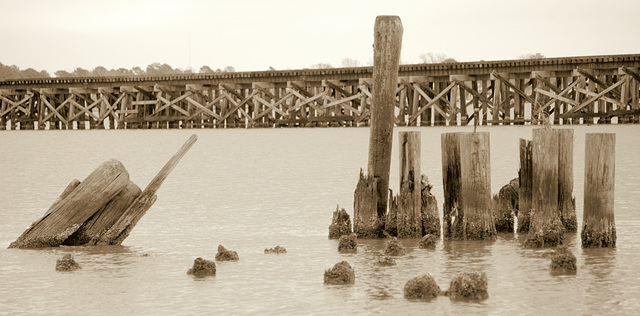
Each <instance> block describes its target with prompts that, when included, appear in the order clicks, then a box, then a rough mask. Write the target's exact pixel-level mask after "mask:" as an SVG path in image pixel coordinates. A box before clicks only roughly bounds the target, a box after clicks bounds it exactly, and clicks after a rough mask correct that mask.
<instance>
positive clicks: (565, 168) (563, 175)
mask: <svg viewBox="0 0 640 316" xmlns="http://www.w3.org/2000/svg"><path fill="white" fill-rule="evenodd" d="M555 131H556V132H557V133H558V207H559V210H560V220H562V224H563V225H564V228H565V230H566V231H573V232H574V231H576V230H577V228H578V221H577V219H576V200H575V198H574V197H573V130H572V129H557V130H555Z"/></svg>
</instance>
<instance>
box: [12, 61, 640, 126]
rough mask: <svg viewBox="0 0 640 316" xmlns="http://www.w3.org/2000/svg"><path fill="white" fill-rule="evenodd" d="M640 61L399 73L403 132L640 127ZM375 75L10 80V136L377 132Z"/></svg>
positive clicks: (325, 72) (360, 70)
mask: <svg viewBox="0 0 640 316" xmlns="http://www.w3.org/2000/svg"><path fill="white" fill-rule="evenodd" d="M639 67H640V54H634V55H611V56H587V57H564V58H545V59H532V60H504V61H489V62H484V61H481V62H464V63H448V64H416V65H401V66H400V69H399V79H398V89H397V97H396V110H395V114H396V124H397V125H412V126H426V125H466V124H473V123H474V122H475V121H474V120H475V119H476V118H477V120H478V123H479V124H483V125H486V124H489V125H499V124H525V123H527V124H528V123H532V124H536V123H540V122H543V121H547V120H549V121H550V122H551V123H553V124H581V123H637V122H639V118H640V103H639V101H638V95H639V94H640V93H639V89H640V86H639V83H640V75H639V74H640V71H639V70H638V69H639ZM371 76H372V68H371V67H356V68H331V69H303V70H282V71H258V72H236V73H223V74H190V75H168V76H131V77H91V78H39V79H20V80H4V81H0V130H5V129H22V130H24V129H34V128H36V129H45V128H49V129H57V128H62V129H71V128H76V129H85V128H105V127H106V126H109V128H119V129H120V128H231V127H247V128H249V127H279V126H290V127H293V126H339V125H342V126H362V125H368V121H369V114H370V113H369V106H370V104H371Z"/></svg>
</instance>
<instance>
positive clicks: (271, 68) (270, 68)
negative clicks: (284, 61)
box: [268, 66, 276, 71]
mask: <svg viewBox="0 0 640 316" xmlns="http://www.w3.org/2000/svg"><path fill="white" fill-rule="evenodd" d="M268 70H269V71H276V69H275V68H273V67H272V66H269V69H268Z"/></svg>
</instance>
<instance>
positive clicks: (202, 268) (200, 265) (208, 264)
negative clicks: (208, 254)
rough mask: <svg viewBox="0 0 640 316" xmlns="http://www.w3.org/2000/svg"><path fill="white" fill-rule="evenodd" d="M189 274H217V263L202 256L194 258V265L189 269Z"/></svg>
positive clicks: (198, 275)
mask: <svg viewBox="0 0 640 316" xmlns="http://www.w3.org/2000/svg"><path fill="white" fill-rule="evenodd" d="M187 274H191V275H193V276H197V277H204V276H213V275H216V263H215V262H213V261H211V260H206V259H202V258H200V257H198V258H196V260H193V267H191V268H190V269H189V270H187Z"/></svg>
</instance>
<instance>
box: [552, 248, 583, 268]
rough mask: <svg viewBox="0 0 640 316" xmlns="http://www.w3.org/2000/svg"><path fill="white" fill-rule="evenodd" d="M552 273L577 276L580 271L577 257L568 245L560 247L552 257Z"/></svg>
mask: <svg viewBox="0 0 640 316" xmlns="http://www.w3.org/2000/svg"><path fill="white" fill-rule="evenodd" d="M550 267H551V273H553V274H575V273H576V272H577V270H578V267H577V265H576V256H575V255H574V254H573V253H571V250H569V248H568V247H567V246H566V245H560V246H558V247H557V248H556V251H554V252H553V255H551V265H550Z"/></svg>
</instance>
